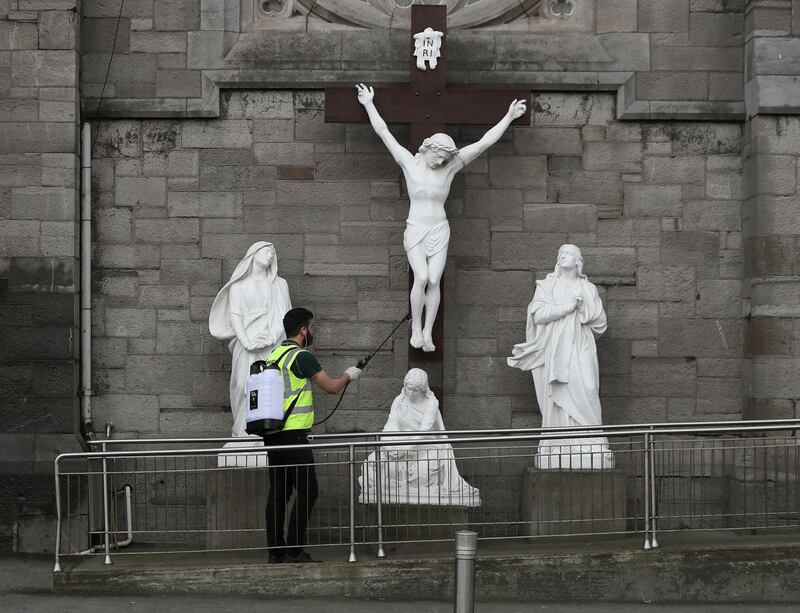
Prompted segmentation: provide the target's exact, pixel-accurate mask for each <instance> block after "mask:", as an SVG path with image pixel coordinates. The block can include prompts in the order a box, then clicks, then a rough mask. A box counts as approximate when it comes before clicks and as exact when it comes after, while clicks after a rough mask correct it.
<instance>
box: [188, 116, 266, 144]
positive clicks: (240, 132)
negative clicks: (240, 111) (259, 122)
mask: <svg viewBox="0 0 800 613" xmlns="http://www.w3.org/2000/svg"><path fill="white" fill-rule="evenodd" d="M252 144H253V129H252V126H251V124H250V122H249V121H246V120H241V119H214V120H187V121H185V122H183V123H182V124H181V146H182V147H186V148H211V149H220V148H224V149H241V148H248V147H250V146H252Z"/></svg>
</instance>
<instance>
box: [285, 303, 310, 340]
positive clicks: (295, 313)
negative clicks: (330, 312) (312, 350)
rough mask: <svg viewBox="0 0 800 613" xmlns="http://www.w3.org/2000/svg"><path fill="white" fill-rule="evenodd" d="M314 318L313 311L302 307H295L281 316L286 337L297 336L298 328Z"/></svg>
mask: <svg viewBox="0 0 800 613" xmlns="http://www.w3.org/2000/svg"><path fill="white" fill-rule="evenodd" d="M312 319H314V313H312V312H311V311H309V310H308V309H304V308H303V307H295V308H293V309H291V310H290V311H288V312H287V313H286V315H284V316H283V329H284V331H285V332H286V336H287V338H290V337H292V336H297V334H298V332H300V328H302V327H303V326H307V325H308V322H310V321H311V320H312Z"/></svg>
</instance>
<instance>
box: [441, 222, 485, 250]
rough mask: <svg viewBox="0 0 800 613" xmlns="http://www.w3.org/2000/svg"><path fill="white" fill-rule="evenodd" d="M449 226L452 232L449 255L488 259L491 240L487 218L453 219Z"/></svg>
mask: <svg viewBox="0 0 800 613" xmlns="http://www.w3.org/2000/svg"><path fill="white" fill-rule="evenodd" d="M450 227H451V230H452V232H453V233H452V234H451V236H450V245H449V247H448V254H449V255H451V256H454V257H464V258H468V257H481V258H487V259H488V257H489V255H490V242H491V241H490V236H491V231H490V227H489V220H488V219H454V220H452V221H451V222H450Z"/></svg>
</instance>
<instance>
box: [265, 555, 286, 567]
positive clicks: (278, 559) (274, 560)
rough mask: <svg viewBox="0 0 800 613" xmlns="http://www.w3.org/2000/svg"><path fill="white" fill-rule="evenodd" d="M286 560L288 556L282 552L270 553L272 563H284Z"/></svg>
mask: <svg viewBox="0 0 800 613" xmlns="http://www.w3.org/2000/svg"><path fill="white" fill-rule="evenodd" d="M284 562H286V556H285V555H284V554H282V553H271V554H269V563H270V564H283V563H284Z"/></svg>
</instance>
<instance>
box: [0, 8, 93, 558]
mask: <svg viewBox="0 0 800 613" xmlns="http://www.w3.org/2000/svg"><path fill="white" fill-rule="evenodd" d="M76 7H77V2H75V1H69V0H58V1H56V0H39V1H35V2H34V1H28V0H14V1H9V0H2V1H0V473H2V478H0V549H10V548H12V547H19V548H21V549H27V550H33V549H39V548H42V547H46V546H52V545H51V539H50V536H51V532H49V531H43V530H42V525H41V524H40V523H37V519H36V517H37V516H38V515H40V514H42V513H52V512H53V506H54V503H53V486H52V483H53V479H52V473H53V465H52V460H53V458H54V457H55V455H56V453H58V452H59V451H65V450H74V449H75V448H79V447H78V442H77V439H76V437H75V435H74V434H73V432H76V426H77V389H78V386H77V374H78V367H77V348H78V338H79V335H78V329H77V300H76V293H77V288H78V264H77V257H76V256H77V249H76V244H77V224H76V220H77V217H78V213H77V211H78V205H77V202H78V193H77V185H78V167H79V159H78V108H79V93H78V67H79V66H78V64H79V60H78V40H79V38H80V28H79V20H80V16H79V14H78V12H77V10H76Z"/></svg>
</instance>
